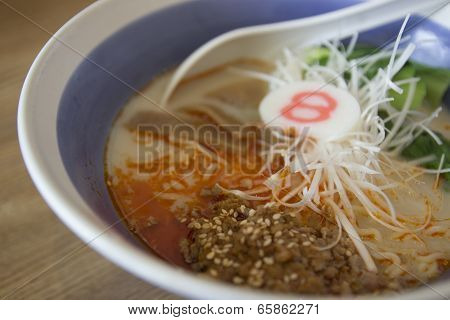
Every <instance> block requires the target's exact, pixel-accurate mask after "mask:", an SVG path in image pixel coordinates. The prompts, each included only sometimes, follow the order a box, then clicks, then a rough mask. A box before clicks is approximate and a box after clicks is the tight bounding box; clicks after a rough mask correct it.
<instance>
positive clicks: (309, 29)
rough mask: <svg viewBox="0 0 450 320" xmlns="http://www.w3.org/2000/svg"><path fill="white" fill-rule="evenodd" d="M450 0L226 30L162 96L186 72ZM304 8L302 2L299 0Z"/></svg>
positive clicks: (182, 71)
mask: <svg viewBox="0 0 450 320" xmlns="http://www.w3.org/2000/svg"><path fill="white" fill-rule="evenodd" d="M446 3H447V4H448V3H449V0H373V1H367V2H364V3H361V4H358V5H354V6H350V7H348V8H344V9H341V10H338V11H333V12H329V13H325V14H322V15H317V16H312V17H308V18H302V19H296V20H290V21H284V22H278V23H272V24H265V25H258V26H252V27H246V28H241V29H236V30H233V31H230V32H227V33H224V34H222V35H220V36H218V37H216V38H214V39H212V40H210V41H208V42H207V43H205V44H204V45H202V46H201V47H200V48H198V49H197V50H196V51H194V52H193V53H192V54H191V55H190V56H189V57H188V58H187V59H186V60H184V61H183V63H182V64H181V65H180V66H179V67H178V68H177V70H176V72H175V73H174V75H173V77H172V79H171V80H170V81H169V83H168V86H167V87H166V90H165V92H164V95H163V97H162V99H161V105H162V106H165V105H166V104H167V102H168V100H169V98H170V96H171V95H172V93H173V92H174V90H175V88H176V87H177V85H178V84H179V83H180V81H181V80H182V79H183V78H185V77H186V76H189V75H192V74H195V73H198V72H201V71H204V70H207V69H209V68H211V67H214V66H218V65H221V64H223V63H225V62H227V61H232V60H235V59H238V58H242V57H254V58H267V57H270V56H271V55H272V54H274V53H275V52H277V51H278V50H279V49H280V48H282V47H285V46H289V45H290V44H295V45H308V44H313V43H317V42H320V41H324V40H329V39H333V38H344V37H348V36H350V35H352V34H354V33H355V32H361V31H365V30H368V29H371V28H374V27H377V26H380V25H383V24H385V23H388V22H391V21H394V20H397V19H400V18H402V17H404V16H405V15H407V14H408V13H423V12H424V11H425V10H431V11H428V12H432V11H434V10H437V9H438V8H442V7H444V6H445V4H446ZM299 10H301V2H299Z"/></svg>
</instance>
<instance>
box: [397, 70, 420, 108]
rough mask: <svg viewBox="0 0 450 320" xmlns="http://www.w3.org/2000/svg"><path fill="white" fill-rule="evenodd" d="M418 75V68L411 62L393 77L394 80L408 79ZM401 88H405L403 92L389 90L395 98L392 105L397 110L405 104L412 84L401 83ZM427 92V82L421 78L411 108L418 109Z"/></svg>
mask: <svg viewBox="0 0 450 320" xmlns="http://www.w3.org/2000/svg"><path fill="white" fill-rule="evenodd" d="M414 76H416V68H415V67H414V66H412V65H410V64H407V65H405V66H404V67H403V68H402V69H401V70H400V71H399V72H398V73H397V74H396V75H395V76H394V78H393V80H394V81H400V80H406V79H409V78H413V77H414ZM400 88H402V89H403V92H402V93H401V94H400V93H397V92H395V91H394V90H389V96H390V97H392V98H394V101H392V102H391V105H392V106H393V107H394V108H396V109H397V110H401V109H402V108H403V106H404V105H405V102H406V99H407V98H408V95H409V91H410V88H411V84H409V83H405V84H403V85H400ZM426 94H427V87H426V85H425V82H424V81H423V80H422V79H421V80H420V81H419V82H417V83H416V87H415V91H414V96H413V100H412V104H411V107H410V109H411V110H413V109H416V108H418V107H420V106H422V105H423V100H424V98H425V96H426Z"/></svg>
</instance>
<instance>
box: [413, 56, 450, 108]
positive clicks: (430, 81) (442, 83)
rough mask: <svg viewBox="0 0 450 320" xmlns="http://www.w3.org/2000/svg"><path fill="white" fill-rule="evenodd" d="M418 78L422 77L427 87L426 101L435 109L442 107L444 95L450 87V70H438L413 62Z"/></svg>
mask: <svg viewBox="0 0 450 320" xmlns="http://www.w3.org/2000/svg"><path fill="white" fill-rule="evenodd" d="M411 65H413V66H414V68H415V69H416V76H417V77H420V78H421V79H422V80H423V82H424V83H425V86H426V91H427V94H426V96H425V99H426V100H427V101H428V102H429V103H430V105H431V106H432V107H433V108H436V107H438V106H440V105H441V103H442V99H443V98H444V94H445V92H446V91H447V89H448V86H449V85H450V70H447V69H437V68H432V67H428V66H424V65H422V64H419V63H414V62H412V63H411Z"/></svg>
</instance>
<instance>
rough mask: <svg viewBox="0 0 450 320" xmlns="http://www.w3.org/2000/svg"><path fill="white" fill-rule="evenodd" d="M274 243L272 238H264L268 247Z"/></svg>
mask: <svg viewBox="0 0 450 320" xmlns="http://www.w3.org/2000/svg"><path fill="white" fill-rule="evenodd" d="M271 243H272V239H271V238H267V239H266V240H264V243H263V246H264V247H267V246H269V245H270V244H271Z"/></svg>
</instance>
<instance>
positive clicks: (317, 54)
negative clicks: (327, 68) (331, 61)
mask: <svg viewBox="0 0 450 320" xmlns="http://www.w3.org/2000/svg"><path fill="white" fill-rule="evenodd" d="M329 57H330V50H329V49H328V48H324V47H314V48H312V49H311V50H308V53H307V55H306V59H305V61H306V63H307V64H311V65H312V64H317V63H318V64H320V65H321V66H324V65H326V64H327V62H328V58H329Z"/></svg>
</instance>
